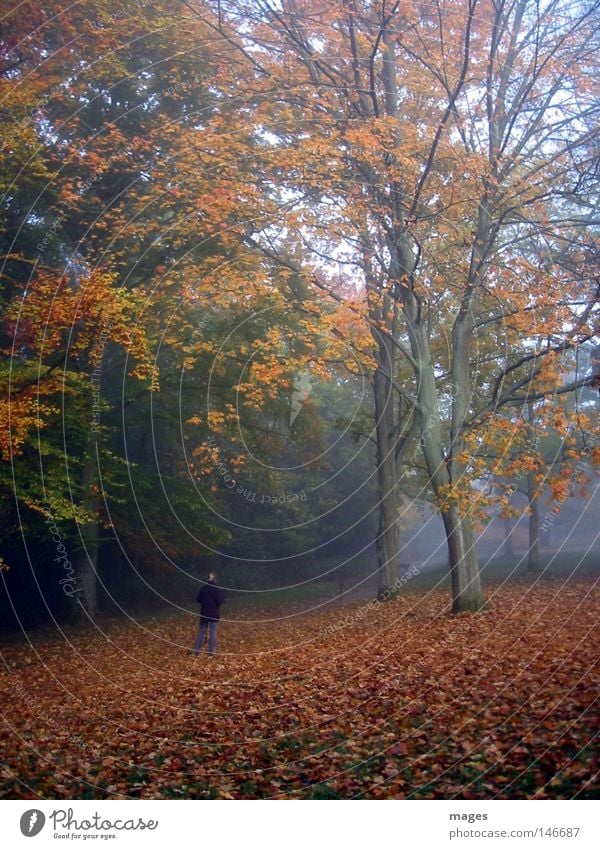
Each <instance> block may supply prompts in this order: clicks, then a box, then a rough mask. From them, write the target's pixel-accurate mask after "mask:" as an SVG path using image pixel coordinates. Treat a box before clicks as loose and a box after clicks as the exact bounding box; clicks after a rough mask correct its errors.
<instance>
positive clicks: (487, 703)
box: [0, 581, 600, 799]
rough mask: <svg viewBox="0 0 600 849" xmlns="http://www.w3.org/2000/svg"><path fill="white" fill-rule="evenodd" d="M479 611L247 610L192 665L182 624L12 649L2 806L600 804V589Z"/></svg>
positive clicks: (413, 597) (577, 588)
mask: <svg viewBox="0 0 600 849" xmlns="http://www.w3.org/2000/svg"><path fill="white" fill-rule="evenodd" d="M488 597H489V599H490V604H489V609H488V610H487V611H486V612H484V613H482V614H479V615H472V614H463V615H461V616H459V617H454V618H452V617H450V616H448V614H447V604H448V598H447V593H446V592H445V591H444V592H441V591H434V592H430V593H422V594H409V595H406V596H404V597H402V598H400V599H399V600H397V601H395V602H391V603H387V604H378V605H374V604H372V605H371V607H369V606H368V605H367V603H366V602H360V603H354V604H352V605H350V606H346V607H340V606H338V607H334V608H333V607H331V606H327V607H324V608H320V609H314V610H312V611H309V612H304V613H302V612H301V611H300V610H299V609H298V608H293V607H286V609H285V610H277V609H276V608H274V607H270V608H268V609H255V610H253V611H252V610H248V609H246V610H245V611H244V614H243V615H244V619H243V620H242V619H240V618H239V616H237V615H236V621H231V622H225V623H222V625H221V630H220V635H219V636H220V645H219V648H220V654H219V656H218V657H217V658H216V659H209V658H207V657H206V656H204V657H202V656H201V657H200V658H198V659H194V658H193V657H191V656H190V654H189V651H188V650H187V649H188V647H189V645H190V643H191V642H192V641H193V637H194V630H195V619H194V618H192V617H191V616H185V615H180V616H177V617H175V616H174V617H170V618H160V619H159V618H156V619H149V620H142V621H140V622H137V623H133V622H130V623H128V624H126V625H117V626H112V627H111V628H110V629H108V630H107V632H106V633H105V634H102V633H100V631H94V632H92V633H90V634H83V633H75V634H70V635H69V637H68V639H67V638H65V639H57V638H56V636H54V637H53V638H51V639H41V638H40V637H32V644H31V645H26V644H22V643H13V644H12V645H9V646H8V648H6V649H5V651H3V658H4V664H3V672H2V676H1V680H0V698H1V700H2V713H3V716H4V724H3V727H2V731H1V748H2V761H3V769H2V773H1V776H0V794H1V795H2V796H3V797H5V798H15V797H16V798H32V799H33V798H38V797H40V798H69V797H70V798H105V797H113V798H119V797H133V798H186V797H189V798H227V799H231V798H250V799H253V798H267V797H300V798H319V799H327V798H417V799H422V798H463V799H474V798H495V797H500V798H508V797H510V798H524V797H531V796H535V797H536V798H545V797H549V798H557V797H559V798H572V797H577V798H590V797H592V796H593V795H594V793H595V789H594V780H595V777H596V776H595V764H594V758H593V754H594V752H593V740H594V737H595V735H596V734H597V724H595V720H597V712H596V710H595V707H596V706H595V699H596V698H597V686H596V685H597V676H596V672H597V668H596V664H597V657H598V651H597V642H596V640H595V637H596V633H595V629H596V627H597V623H598V613H599V611H600V604H599V596H598V591H597V589H595V588H594V586H593V584H592V583H591V582H589V581H570V582H569V583H568V584H563V583H561V582H558V581H557V582H544V583H537V584H535V583H534V584H531V583H527V584H526V583H522V584H512V585H510V586H508V585H507V586H504V587H491V588H488ZM233 607H234V606H233ZM230 615H231V614H230ZM596 786H597V785H596Z"/></svg>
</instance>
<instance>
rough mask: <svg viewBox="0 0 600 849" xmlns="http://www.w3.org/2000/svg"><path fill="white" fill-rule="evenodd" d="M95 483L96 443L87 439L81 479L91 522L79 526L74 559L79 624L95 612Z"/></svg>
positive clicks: (96, 547)
mask: <svg viewBox="0 0 600 849" xmlns="http://www.w3.org/2000/svg"><path fill="white" fill-rule="evenodd" d="M95 482H96V442H95V441H94V440H93V439H91V440H90V442H89V444H88V449H87V451H86V458H85V464H84V467H83V475H82V498H81V505H82V507H83V509H84V510H85V511H86V512H87V513H89V514H91V515H92V516H93V517H94V518H93V519H92V520H91V521H89V522H86V523H84V524H81V525H79V535H80V538H81V549H80V551H79V553H78V556H77V557H76V562H75V564H74V565H75V578H76V586H77V602H78V604H77V618H78V619H80V620H81V621H85V622H89V621H93V620H94V618H95V616H96V608H97V580H98V579H97V575H98V537H99V532H100V523H99V519H98V497H97V495H96V493H95V491H94V486H95Z"/></svg>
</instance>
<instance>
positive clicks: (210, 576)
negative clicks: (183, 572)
mask: <svg viewBox="0 0 600 849" xmlns="http://www.w3.org/2000/svg"><path fill="white" fill-rule="evenodd" d="M208 583H209V584H216V583H217V576H216V575H215V573H214V572H209V573H208Z"/></svg>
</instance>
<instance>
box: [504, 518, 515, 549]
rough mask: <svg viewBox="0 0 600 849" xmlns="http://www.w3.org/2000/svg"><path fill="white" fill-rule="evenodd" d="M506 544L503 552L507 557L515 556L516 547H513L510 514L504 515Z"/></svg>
mask: <svg viewBox="0 0 600 849" xmlns="http://www.w3.org/2000/svg"><path fill="white" fill-rule="evenodd" d="M503 523H504V545H503V546H502V552H503V554H504V556H505V557H507V558H512V557H514V553H515V552H514V549H513V540H512V522H511V521H510V518H509V517H508V516H504V519H503Z"/></svg>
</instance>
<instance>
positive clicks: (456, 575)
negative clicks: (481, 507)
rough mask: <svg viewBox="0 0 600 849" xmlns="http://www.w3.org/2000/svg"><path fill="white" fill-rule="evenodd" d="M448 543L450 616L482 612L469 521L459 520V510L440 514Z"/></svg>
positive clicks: (451, 509)
mask: <svg viewBox="0 0 600 849" xmlns="http://www.w3.org/2000/svg"><path fill="white" fill-rule="evenodd" d="M442 520H443V522H444V529H445V531H446V538H447V540H448V558H449V564H450V578H451V583H452V613H462V612H463V611H465V610H473V611H477V610H482V609H483V608H484V607H485V599H484V597H483V592H482V589H481V576H480V574H479V566H478V563H477V557H476V555H475V546H474V543H473V531H472V528H471V522H470V520H469V519H468V518H466V517H464V516H463V517H461V515H460V512H459V510H458V508H456V507H452V508H450V509H449V510H447V511H444V512H442Z"/></svg>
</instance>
